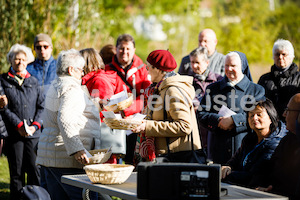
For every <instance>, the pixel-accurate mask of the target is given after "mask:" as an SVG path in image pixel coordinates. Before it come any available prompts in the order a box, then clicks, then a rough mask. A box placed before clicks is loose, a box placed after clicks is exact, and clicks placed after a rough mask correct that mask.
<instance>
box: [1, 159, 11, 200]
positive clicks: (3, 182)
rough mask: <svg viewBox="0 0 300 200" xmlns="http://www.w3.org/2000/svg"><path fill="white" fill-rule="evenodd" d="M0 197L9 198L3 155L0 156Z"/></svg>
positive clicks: (4, 199) (5, 199)
mask: <svg viewBox="0 0 300 200" xmlns="http://www.w3.org/2000/svg"><path fill="white" fill-rule="evenodd" d="M0 169H1V170H0V199H1V200H8V199H9V170H8V163H7V159H6V157H5V156H0Z"/></svg>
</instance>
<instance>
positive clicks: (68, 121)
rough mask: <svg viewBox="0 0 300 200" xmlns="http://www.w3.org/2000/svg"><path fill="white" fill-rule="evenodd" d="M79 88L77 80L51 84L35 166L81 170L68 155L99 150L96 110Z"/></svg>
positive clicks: (63, 80) (67, 79) (47, 95)
mask: <svg viewBox="0 0 300 200" xmlns="http://www.w3.org/2000/svg"><path fill="white" fill-rule="evenodd" d="M82 87H85V86H81V81H79V80H77V79H75V78H73V77H71V76H60V77H58V78H57V79H55V80H54V81H53V82H52V84H51V86H50V88H49V90H48V93H47V94H46V98H45V110H44V113H43V118H42V119H43V125H44V129H43V132H42V134H41V137H40V140H39V144H38V151H37V160H36V163H37V164H38V165H43V166H46V167H59V168H81V167H82V165H81V164H79V163H78V162H77V161H76V160H75V158H74V156H72V155H73V154H74V153H76V152H77V151H80V150H83V149H84V148H85V149H87V150H90V149H99V148H100V140H99V138H100V134H101V133H100V123H101V122H100V118H99V110H98V109H97V108H96V106H95V105H94V103H93V102H92V101H91V99H90V96H89V94H88V92H87V93H86V92H85V90H84V88H82Z"/></svg>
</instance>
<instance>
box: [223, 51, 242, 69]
mask: <svg viewBox="0 0 300 200" xmlns="http://www.w3.org/2000/svg"><path fill="white" fill-rule="evenodd" d="M229 57H237V58H238V60H239V61H240V64H241V67H242V60H241V57H240V55H239V54H238V53H237V52H235V51H231V52H229V53H228V54H226V56H225V60H226V59H227V58H229Z"/></svg>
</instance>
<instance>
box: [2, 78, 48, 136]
mask: <svg viewBox="0 0 300 200" xmlns="http://www.w3.org/2000/svg"><path fill="white" fill-rule="evenodd" d="M1 78H2V81H1V86H2V88H3V90H4V93H5V95H6V96H7V99H8V105H7V109H4V110H3V111H1V115H2V117H3V120H4V122H5V125H6V128H7V132H8V136H9V137H19V136H20V135H19V133H18V131H17V129H18V128H20V127H22V125H23V121H24V119H26V120H27V123H28V125H36V127H38V130H37V131H36V132H35V133H34V135H33V136H30V137H39V135H40V128H41V125H42V119H41V114H42V112H43V110H44V96H43V94H42V93H41V91H40V87H39V84H38V81H37V79H36V78H35V77H33V76H30V74H29V73H28V75H27V76H26V78H25V79H24V82H23V84H22V85H21V86H20V85H19V84H18V82H17V81H16V79H15V78H14V75H12V74H11V73H10V72H8V73H5V74H2V75H1Z"/></svg>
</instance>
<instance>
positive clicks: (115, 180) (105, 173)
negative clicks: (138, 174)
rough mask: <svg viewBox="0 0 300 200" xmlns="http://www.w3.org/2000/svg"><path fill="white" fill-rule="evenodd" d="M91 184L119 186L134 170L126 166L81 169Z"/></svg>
mask: <svg viewBox="0 0 300 200" xmlns="http://www.w3.org/2000/svg"><path fill="white" fill-rule="evenodd" d="M83 169H84V170H85V172H86V174H87V176H88V177H89V179H90V180H91V181H92V182H93V183H101V184H121V183H124V182H125V181H126V180H127V179H128V177H129V176H130V174H131V172H132V171H133V169H134V166H133V165H126V164H96V165H87V166H85V167H84V168H83Z"/></svg>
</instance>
